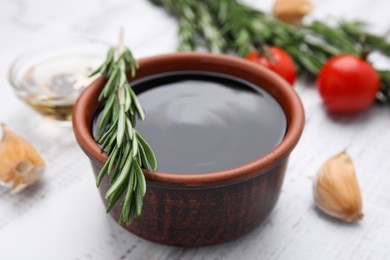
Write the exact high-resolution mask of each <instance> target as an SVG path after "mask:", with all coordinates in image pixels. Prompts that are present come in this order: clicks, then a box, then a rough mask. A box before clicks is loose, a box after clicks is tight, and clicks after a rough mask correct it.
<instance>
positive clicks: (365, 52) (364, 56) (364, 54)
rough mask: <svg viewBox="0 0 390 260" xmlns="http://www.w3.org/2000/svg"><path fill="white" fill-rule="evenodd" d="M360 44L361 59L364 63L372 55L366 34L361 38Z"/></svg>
mask: <svg viewBox="0 0 390 260" xmlns="http://www.w3.org/2000/svg"><path fill="white" fill-rule="evenodd" d="M359 44H360V47H361V49H360V58H361V59H362V60H364V61H367V57H368V55H369V54H370V49H369V48H368V46H367V39H366V35H365V34H361V35H360V37H359Z"/></svg>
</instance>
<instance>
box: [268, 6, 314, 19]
mask: <svg viewBox="0 0 390 260" xmlns="http://www.w3.org/2000/svg"><path fill="white" fill-rule="evenodd" d="M312 9H313V5H312V4H311V2H310V1H309V0H276V2H275V5H274V8H273V14H274V16H275V17H276V18H278V19H279V20H281V21H283V22H285V23H289V24H300V23H301V21H302V19H303V17H304V16H305V15H307V14H308V13H310V11H311V10H312Z"/></svg>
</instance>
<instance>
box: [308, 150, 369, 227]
mask: <svg viewBox="0 0 390 260" xmlns="http://www.w3.org/2000/svg"><path fill="white" fill-rule="evenodd" d="M314 198H315V201H316V204H317V206H318V207H319V208H320V209H321V210H322V211H324V212H325V213H327V214H329V215H331V216H333V217H336V218H339V219H341V220H344V221H348V222H352V221H355V220H360V219H362V217H363V213H362V198H361V194H360V190H359V185H358V181H357V178H356V175H355V169H354V166H353V162H352V159H351V157H350V156H349V155H348V154H347V152H345V151H343V152H341V153H339V154H337V155H335V156H333V157H332V158H330V159H329V160H327V161H326V162H325V163H324V164H323V165H322V167H321V168H320V170H319V171H318V173H317V176H316V179H315V182H314Z"/></svg>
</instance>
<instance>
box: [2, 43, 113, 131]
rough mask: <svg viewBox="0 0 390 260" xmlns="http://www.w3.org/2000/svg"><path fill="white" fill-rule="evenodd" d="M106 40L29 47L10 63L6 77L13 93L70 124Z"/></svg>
mask: <svg viewBox="0 0 390 260" xmlns="http://www.w3.org/2000/svg"><path fill="white" fill-rule="evenodd" d="M107 46H108V45H107V44H104V43H100V42H69V43H66V42H61V43H59V44H52V45H49V46H41V47H39V48H34V49H31V50H30V51H27V52H25V53H23V54H21V55H20V56H19V57H17V58H16V60H15V61H14V62H13V63H12V65H11V67H10V70H9V81H10V83H11V85H12V87H13V88H14V90H15V92H16V95H17V96H18V97H19V98H20V99H21V100H23V101H24V102H25V103H26V104H28V105H30V106H31V107H32V108H33V109H34V110H35V111H37V112H38V113H40V114H41V115H43V116H44V117H46V118H49V119H52V120H55V121H57V122H62V123H65V124H66V125H67V124H68V125H70V121H71V119H72V117H71V114H72V109H73V105H74V103H75V102H76V100H77V98H78V96H79V95H80V93H81V92H82V91H83V90H84V89H85V88H86V87H87V86H88V85H89V84H90V83H91V82H92V81H93V80H94V79H95V78H96V76H95V77H88V76H89V74H90V73H91V72H92V71H93V70H94V69H95V68H97V66H99V65H100V63H101V62H102V61H103V60H104V54H105V52H106V49H107Z"/></svg>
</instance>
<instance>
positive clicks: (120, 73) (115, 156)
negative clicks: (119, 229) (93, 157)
mask: <svg viewBox="0 0 390 260" xmlns="http://www.w3.org/2000/svg"><path fill="white" fill-rule="evenodd" d="M122 34H123V33H121V35H122ZM121 38H123V37H122V36H121ZM121 42H123V40H121ZM137 68H138V64H137V62H136V61H135V59H134V57H133V55H132V53H131V51H130V50H129V49H128V48H126V47H124V46H123V44H122V43H120V45H119V47H118V50H117V51H116V50H115V48H110V49H109V51H108V52H107V57H106V60H105V61H104V63H103V64H102V65H101V66H100V67H99V68H97V69H96V70H95V71H94V72H93V73H92V75H94V74H98V73H100V74H102V75H104V76H105V77H106V78H107V82H106V83H105V86H104V87H103V89H102V90H101V93H100V96H99V101H100V102H102V103H103V104H104V106H103V109H102V112H101V116H100V118H99V121H98V129H97V133H96V137H95V139H96V141H97V143H99V144H100V145H101V150H102V152H103V151H106V152H107V154H108V159H107V161H106V162H105V164H104V165H103V167H102V169H101V171H100V173H99V175H98V177H97V182H96V185H97V186H98V187H99V186H100V184H101V182H102V180H103V178H104V176H106V175H109V176H110V188H109V189H108V190H107V193H106V196H105V198H106V199H107V200H108V206H107V213H108V212H110V210H111V209H112V208H113V207H114V205H116V204H117V203H118V201H119V200H120V199H121V202H120V205H121V206H122V211H121V214H120V218H119V222H120V223H123V222H126V223H127V224H130V223H131V222H132V220H133V219H134V218H135V217H137V216H139V215H140V214H141V209H142V200H143V197H144V195H145V192H146V182H145V176H144V174H143V172H142V168H143V169H146V170H148V171H156V170H157V160H156V156H155V154H154V152H153V150H152V148H151V147H150V145H149V144H148V143H147V141H146V140H145V139H144V138H143V137H142V136H141V134H140V133H139V132H137V130H136V128H135V126H136V119H137V116H136V115H138V117H139V118H141V120H144V119H145V113H144V110H143V108H142V106H141V104H140V102H139V101H138V98H137V96H136V94H135V93H134V91H133V89H132V88H131V86H130V84H129V82H128V81H127V77H126V74H127V73H126V72H127V71H129V70H130V71H131V77H134V76H135V73H136V70H137Z"/></svg>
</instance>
